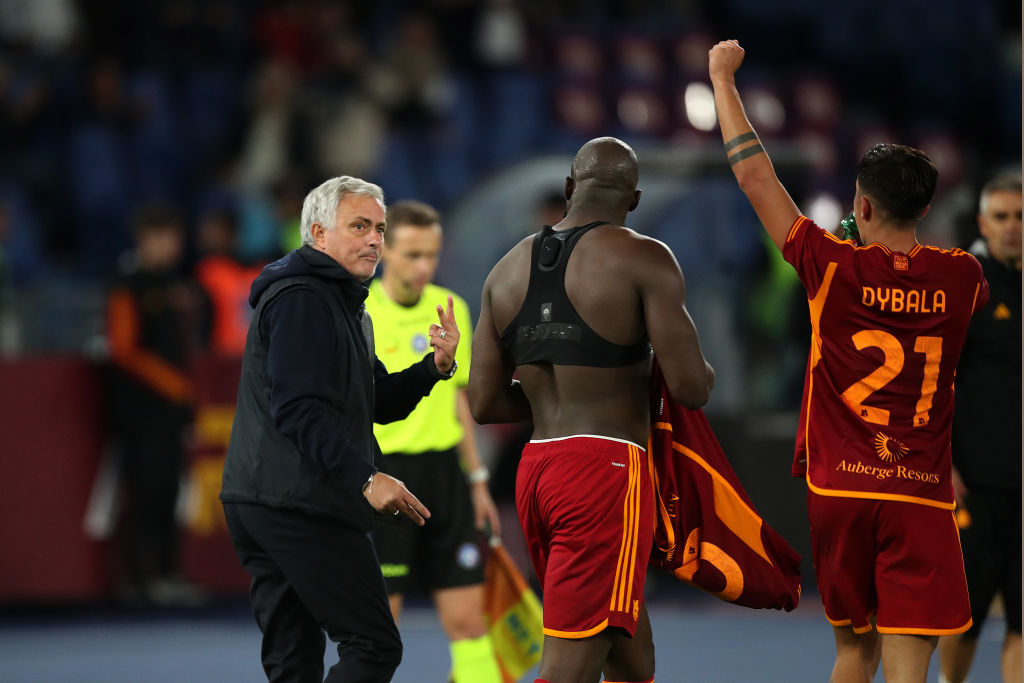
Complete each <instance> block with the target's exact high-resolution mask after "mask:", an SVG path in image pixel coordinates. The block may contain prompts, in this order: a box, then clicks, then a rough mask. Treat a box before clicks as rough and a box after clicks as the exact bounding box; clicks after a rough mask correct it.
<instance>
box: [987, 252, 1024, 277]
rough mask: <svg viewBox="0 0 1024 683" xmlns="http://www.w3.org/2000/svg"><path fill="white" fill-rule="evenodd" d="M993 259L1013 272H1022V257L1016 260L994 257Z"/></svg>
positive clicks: (1010, 257)
mask: <svg viewBox="0 0 1024 683" xmlns="http://www.w3.org/2000/svg"><path fill="white" fill-rule="evenodd" d="M992 258H994V259H995V260H996V261H999V262H1000V263H1002V264H1003V265H1004V266H1006V267H1007V268H1010V269H1011V270H1015V271H1017V272H1018V273H1019V272H1020V270H1021V260H1022V259H1021V257H1020V256H1017V257H1016V258H1014V257H1012V256H1009V257H1007V258H996V257H995V256H993V257H992Z"/></svg>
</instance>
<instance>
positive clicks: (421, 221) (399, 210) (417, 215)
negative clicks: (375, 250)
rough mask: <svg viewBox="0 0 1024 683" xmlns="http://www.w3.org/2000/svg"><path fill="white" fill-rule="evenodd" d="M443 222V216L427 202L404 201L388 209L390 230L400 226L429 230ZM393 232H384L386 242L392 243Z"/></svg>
mask: <svg viewBox="0 0 1024 683" xmlns="http://www.w3.org/2000/svg"><path fill="white" fill-rule="evenodd" d="M440 222H441V214H440V213H438V211H437V209H435V208H434V207H432V206H431V205H430V204H427V203H425V202H419V201H416V200H415V199H403V200H402V201H400V202H395V203H394V204H392V205H391V206H389V207H388V217H387V224H388V228H394V227H396V226H399V225H412V226H416V227H418V228H429V227H430V226H432V225H437V224H439V223H440ZM390 234H391V230H387V231H385V232H384V241H385V242H387V243H389V244H390V242H391V238H390Z"/></svg>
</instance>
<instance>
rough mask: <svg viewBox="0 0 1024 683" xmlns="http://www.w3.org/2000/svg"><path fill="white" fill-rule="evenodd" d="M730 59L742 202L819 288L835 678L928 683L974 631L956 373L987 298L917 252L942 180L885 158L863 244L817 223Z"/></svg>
mask: <svg viewBox="0 0 1024 683" xmlns="http://www.w3.org/2000/svg"><path fill="white" fill-rule="evenodd" d="M743 57H744V50H743V48H741V47H740V45H739V43H737V42H736V41H734V40H728V41H723V42H720V43H718V44H717V45H715V46H714V47H713V48H712V49H711V51H710V54H709V73H710V77H711V83H712V86H713V87H714V92H715V105H716V107H717V110H718V117H719V122H720V125H721V129H722V138H723V140H724V142H725V149H726V152H727V154H728V159H729V163H730V165H731V166H732V170H733V173H734V174H735V176H736V180H737V181H738V182H739V185H740V188H741V189H742V190H743V192H744V193H745V194H746V195H747V198H748V199H749V200H750V203H751V204H752V205H753V207H754V210H755V211H756V212H757V215H758V218H760V220H761V223H762V224H763V225H764V227H765V229H766V230H767V232H768V234H769V236H770V237H771V239H772V241H773V242H774V243H775V245H776V246H777V247H778V248H779V249H780V250H781V251H782V254H783V256H784V258H785V259H786V260H787V261H788V262H789V263H790V264H791V265H792V266H793V267H794V268H795V269H796V271H797V274H798V275H799V277H800V280H801V282H802V283H803V285H804V287H805V288H806V289H807V297H808V307H809V311H810V317H811V330H812V333H811V351H810V358H809V359H808V365H807V376H806V381H805V386H804V399H803V404H802V406H801V416H800V425H799V429H798V434H797V447H796V456H795V459H794V474H795V475H797V476H801V477H805V478H806V481H807V487H808V494H807V501H808V510H809V515H810V523H811V545H812V552H813V558H814V566H815V569H816V572H817V579H818V590H819V592H820V594H821V598H822V602H823V603H824V606H825V616H826V618H827V619H828V620H829V622H830V623H831V624H832V626H833V631H834V635H835V642H836V661H835V666H834V668H833V671H832V677H831V680H832V681H834V682H836V683H844V682H847V681H856V682H858V683H862V682H863V683H866V682H868V681H871V680H872V679H873V678H874V675H875V671H876V670H877V668H878V663H879V660H881V662H882V667H883V671H884V673H885V678H886V680H887V681H889V682H890V683H893V682H896V681H899V682H914V683H925V681H926V677H927V672H928V662H929V658H930V656H931V654H932V651H933V649H934V648H935V643H936V640H937V637H938V636H939V635H943V634H952V633H961V632H963V631H965V630H967V629H968V628H969V627H970V625H971V612H970V606H969V604H968V598H967V585H966V582H965V580H964V569H963V561H962V558H961V556H960V549H959V542H958V538H957V530H956V525H955V522H954V519H953V515H952V510H953V507H954V500H953V486H952V483H951V457H950V447H949V443H950V428H951V424H952V416H953V375H954V371H955V369H956V365H957V360H958V359H959V356H960V350H961V347H962V346H963V343H964V337H965V335H966V333H967V326H968V323H969V322H970V319H971V316H972V314H973V313H974V311H976V310H977V309H979V308H980V307H981V306H983V305H984V304H985V301H986V300H987V298H988V285H987V283H986V281H985V278H984V276H983V274H982V270H981V267H980V266H979V265H978V262H977V261H976V260H975V259H974V257H973V256H971V255H970V254H967V253H966V252H964V251H961V250H959V249H953V250H944V249H937V248H934V247H929V246H924V245H921V244H919V243H918V242H917V238H916V225H917V222H918V221H919V220H920V219H921V218H922V217H923V216H924V214H925V213H926V212H927V210H928V207H929V205H930V203H931V200H932V196H933V194H934V192H935V185H936V179H937V177H938V172H937V171H936V169H935V166H934V164H932V162H931V160H930V159H929V158H928V156H927V155H926V154H924V153H923V152H921V151H919V150H916V149H912V148H910V147H905V146H902V145H893V144H880V145H875V146H874V147H872V148H871V149H870V150H868V151H867V152H866V153H865V154H864V156H863V158H862V159H861V161H860V165H859V167H858V171H857V182H856V186H855V193H854V198H853V203H854V217H855V220H856V224H857V227H858V229H859V234H860V243H858V242H857V241H855V240H853V239H847V240H844V239H840V238H839V237H836V236H833V235H832V234H831V233H829V232H826V231H825V230H822V229H821V228H819V227H818V226H817V225H815V224H814V223H813V222H812V221H811V220H810V219H808V218H807V217H805V216H803V215H802V214H801V213H800V210H799V209H798V208H797V206H796V204H795V203H794V202H793V200H792V199H791V198H790V196H789V194H788V192H787V191H786V189H785V188H784V187H783V186H782V184H781V183H780V182H779V179H778V178H777V177H776V175H775V171H774V169H773V167H772V164H771V162H770V161H769V159H768V156H767V154H766V153H765V150H764V148H763V147H762V145H761V143H760V141H759V140H758V137H757V134H756V133H755V132H754V130H753V128H752V126H751V125H750V122H749V121H748V120H747V117H746V114H745V113H744V110H743V105H742V102H741V100H740V96H739V92H738V90H737V89H736V83H735V80H734V74H735V72H736V70H737V69H738V68H739V66H740V64H741V63H742V61H743Z"/></svg>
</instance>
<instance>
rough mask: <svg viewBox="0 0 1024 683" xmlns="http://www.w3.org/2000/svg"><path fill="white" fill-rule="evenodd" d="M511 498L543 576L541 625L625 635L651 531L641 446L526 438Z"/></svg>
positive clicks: (578, 634) (583, 633) (635, 611)
mask: <svg viewBox="0 0 1024 683" xmlns="http://www.w3.org/2000/svg"><path fill="white" fill-rule="evenodd" d="M516 508H517V509H518V511H519V520H520V523H521V524H522V527H523V534H524V535H525V537H526V544H527V547H528V548H529V551H530V559H531V560H532V561H533V567H534V569H535V570H536V571H537V577H538V578H539V579H540V582H541V587H542V591H543V603H544V634H545V635H549V636H557V637H560V638H586V637H588V636H592V635H594V634H595V633H599V632H601V631H602V630H604V629H605V628H607V627H609V626H616V627H619V628H622V629H624V630H625V631H627V632H628V633H629V635H630V636H632V635H633V632H634V630H635V629H636V624H637V617H638V615H639V611H640V604H641V603H642V602H643V590H644V579H645V575H646V573H647V562H648V560H649V559H650V555H651V544H652V543H653V539H654V493H653V489H652V486H651V479H650V475H649V473H648V470H647V452H646V450H645V449H643V448H641V447H639V446H637V445H636V444H633V443H631V442H628V441H623V440H619V439H611V438H608V437H600V436H589V435H580V436H571V437H565V438H560V439H545V440H539V441H531V442H530V443H528V444H527V445H526V447H525V448H524V449H523V458H522V460H521V461H520V462H519V471H518V473H517V475H516Z"/></svg>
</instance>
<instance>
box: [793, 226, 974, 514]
mask: <svg viewBox="0 0 1024 683" xmlns="http://www.w3.org/2000/svg"><path fill="white" fill-rule="evenodd" d="M782 254H783V256H784V257H785V259H786V260H787V261H788V262H789V263H790V264H791V265H792V266H793V267H794V268H796V271H797V274H798V275H799V276H800V281H801V282H802V283H803V284H804V287H805V288H806V289H807V299H808V300H807V303H808V307H809V309H810V316H811V350H810V357H809V358H808V362H807V375H806V380H805V384H804V396H803V403H802V407H801V414H800V428H799V433H798V434H797V447H796V455H795V458H794V467H793V469H794V474H796V475H798V476H799V475H805V476H806V478H807V485H808V486H809V487H810V489H811V490H812V491H814V492H815V493H818V494H821V495H827V496H845V497H854V498H874V499H882V500H902V501H908V502H914V503H921V504H924V505H931V506H934V507H940V508H949V509H952V508H953V487H952V482H951V475H950V467H951V458H950V450H949V439H950V429H951V426H952V418H953V376H954V372H955V370H956V365H957V361H958V360H959V358H960V349H961V347H962V346H963V343H964V337H965V336H966V334H967V326H968V323H969V322H970V319H971V315H972V314H973V313H974V311H975V310H977V309H978V308H980V307H981V306H983V305H984V304H985V302H986V301H987V300H988V283H987V282H986V281H985V277H984V275H983V273H982V270H981V266H980V265H979V264H978V262H977V261H976V260H975V259H974V257H973V256H971V255H970V254H968V253H967V252H965V251H962V250H960V249H952V250H946V249H938V248H935V247H926V246H922V245H917V246H915V247H914V248H913V249H912V250H911V251H910V253H907V254H903V253H899V252H893V251H890V250H889V249H887V248H886V247H885V246H883V245H881V244H878V243H875V244H872V245H870V246H867V247H861V246H857V245H856V244H855V243H854V242H853V241H852V240H840V239H839V238H838V237H834V236H833V235H831V234H830V233H828V232H826V231H824V230H822V229H821V228H819V227H818V226H817V225H815V224H814V223H813V222H812V221H811V220H810V219H808V218H806V217H804V216H801V217H800V218H798V219H797V221H796V222H795V223H794V224H793V227H792V229H791V230H790V231H789V235H788V236H787V238H786V243H785V245H783V249H782Z"/></svg>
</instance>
